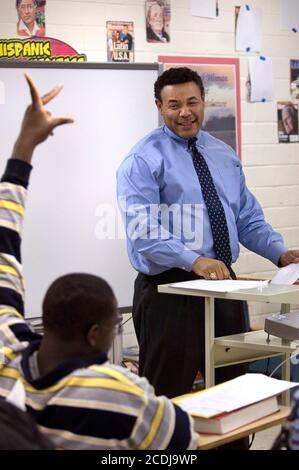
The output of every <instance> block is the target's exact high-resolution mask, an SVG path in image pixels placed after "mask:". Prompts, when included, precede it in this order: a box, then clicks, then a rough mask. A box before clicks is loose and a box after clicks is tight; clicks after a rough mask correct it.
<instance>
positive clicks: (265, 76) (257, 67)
mask: <svg viewBox="0 0 299 470" xmlns="http://www.w3.org/2000/svg"><path fill="white" fill-rule="evenodd" d="M249 73H250V82H251V93H250V101H271V100H273V95H274V87H273V70H272V59H271V57H265V56H259V57H249Z"/></svg>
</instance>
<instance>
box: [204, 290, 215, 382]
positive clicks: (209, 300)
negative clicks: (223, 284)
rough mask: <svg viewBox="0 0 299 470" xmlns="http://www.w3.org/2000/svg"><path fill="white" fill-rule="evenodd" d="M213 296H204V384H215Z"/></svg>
mask: <svg viewBox="0 0 299 470" xmlns="http://www.w3.org/2000/svg"><path fill="white" fill-rule="evenodd" d="M214 303H215V302H214V298H213V297H205V384H206V388H207V387H211V386H212V385H214V384H215V362H214V334H215V333H214V331H215V330H214Z"/></svg>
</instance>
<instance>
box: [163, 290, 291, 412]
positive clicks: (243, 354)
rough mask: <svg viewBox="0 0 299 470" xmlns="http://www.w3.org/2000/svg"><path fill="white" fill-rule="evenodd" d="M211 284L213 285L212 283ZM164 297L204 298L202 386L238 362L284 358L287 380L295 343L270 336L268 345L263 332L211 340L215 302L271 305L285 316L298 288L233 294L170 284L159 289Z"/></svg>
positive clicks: (242, 291)
mask: <svg viewBox="0 0 299 470" xmlns="http://www.w3.org/2000/svg"><path fill="white" fill-rule="evenodd" d="M211 282H213V281H211ZM158 292H161V293H163V294H179V295H191V296H198V297H204V298H205V383H206V387H211V386H212V385H214V383H215V368H216V367H223V366H228V365H232V364H238V363H241V362H250V361H255V360H257V359H261V358H265V357H273V356H283V363H282V378H283V379H284V380H290V356H291V355H292V354H293V353H294V352H295V351H296V350H298V352H299V345H298V344H296V342H292V343H290V342H289V341H285V340H283V339H280V338H276V337H274V336H271V338H270V342H269V343H268V342H267V334H266V333H265V332H264V331H263V330H260V331H252V332H249V333H241V334H237V335H230V336H222V337H219V338H215V336H214V299H215V298H218V299H232V300H233V299H234V300H245V301H252V302H272V303H279V304H282V306H283V311H284V312H286V313H287V312H289V311H290V304H299V286H298V285H292V286H285V285H272V284H268V285H266V286H263V288H262V290H260V289H259V288H254V289H241V290H238V291H234V292H227V293H223V292H210V291H206V290H195V289H194V290H193V289H192V290H191V289H178V288H175V287H171V286H170V285H169V284H162V285H159V286H158ZM283 404H284V405H287V404H289V393H285V394H284V396H283Z"/></svg>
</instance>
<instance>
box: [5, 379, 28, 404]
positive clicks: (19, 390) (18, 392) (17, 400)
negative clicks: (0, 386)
mask: <svg viewBox="0 0 299 470" xmlns="http://www.w3.org/2000/svg"><path fill="white" fill-rule="evenodd" d="M25 400H26V392H25V388H24V385H23V383H22V382H21V381H20V380H17V381H16V383H15V384H14V386H13V387H12V389H11V391H10V392H9V394H8V395H7V397H6V400H5V401H7V402H8V403H11V404H12V405H14V406H16V407H17V408H19V409H20V410H22V411H26V406H25Z"/></svg>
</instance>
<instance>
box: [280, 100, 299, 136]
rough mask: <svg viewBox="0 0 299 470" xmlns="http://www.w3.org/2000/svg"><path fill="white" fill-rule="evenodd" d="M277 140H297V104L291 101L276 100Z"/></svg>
mask: <svg viewBox="0 0 299 470" xmlns="http://www.w3.org/2000/svg"><path fill="white" fill-rule="evenodd" d="M277 125H278V142H279V143H291V142H299V129H298V104H294V103H292V102H291V101H278V102H277Z"/></svg>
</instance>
